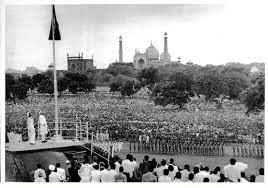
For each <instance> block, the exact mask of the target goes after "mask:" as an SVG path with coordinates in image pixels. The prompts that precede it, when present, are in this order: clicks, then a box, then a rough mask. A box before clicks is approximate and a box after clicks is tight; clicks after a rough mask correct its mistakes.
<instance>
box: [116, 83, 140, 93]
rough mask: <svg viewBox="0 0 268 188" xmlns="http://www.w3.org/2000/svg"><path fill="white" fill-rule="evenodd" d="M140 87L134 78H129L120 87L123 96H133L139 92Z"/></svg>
mask: <svg viewBox="0 0 268 188" xmlns="http://www.w3.org/2000/svg"><path fill="white" fill-rule="evenodd" d="M139 89H140V86H139V84H138V83H135V81H134V80H127V81H125V82H124V83H123V85H122V87H121V88H120V92H121V95H122V96H132V95H134V94H135V93H137V92H138V91H139Z"/></svg>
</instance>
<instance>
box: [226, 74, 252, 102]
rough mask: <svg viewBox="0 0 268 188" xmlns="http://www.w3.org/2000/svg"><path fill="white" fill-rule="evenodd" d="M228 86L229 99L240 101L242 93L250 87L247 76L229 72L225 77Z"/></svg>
mask: <svg viewBox="0 0 268 188" xmlns="http://www.w3.org/2000/svg"><path fill="white" fill-rule="evenodd" d="M224 79H225V82H226V83H227V86H228V96H229V99H230V100H231V99H238V98H239V95H240V93H241V92H242V91H243V90H244V89H246V88H247V87H248V86H249V82H248V79H247V77H246V75H244V74H242V73H239V72H227V73H225V75H224Z"/></svg>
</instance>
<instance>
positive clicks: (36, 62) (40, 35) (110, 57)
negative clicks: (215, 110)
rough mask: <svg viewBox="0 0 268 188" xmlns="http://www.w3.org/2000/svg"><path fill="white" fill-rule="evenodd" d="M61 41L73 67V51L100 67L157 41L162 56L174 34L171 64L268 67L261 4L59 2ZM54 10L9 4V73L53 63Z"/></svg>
mask: <svg viewBox="0 0 268 188" xmlns="http://www.w3.org/2000/svg"><path fill="white" fill-rule="evenodd" d="M55 8H56V14H57V19H58V23H59V27H60V32H61V36H62V40H61V41H56V62H57V67H58V68H59V69H67V58H66V54H67V52H68V53H69V54H70V55H78V53H79V52H83V53H84V57H85V58H89V57H91V56H92V55H93V56H94V65H95V66H97V68H106V67H107V66H108V65H109V64H110V63H112V62H114V61H115V60H116V59H118V37H119V35H122V37H123V60H124V61H126V62H132V61H133V55H134V52H135V49H136V48H137V49H139V50H140V51H142V52H143V51H144V50H145V49H146V48H147V47H148V46H149V45H150V42H151V41H152V43H153V45H154V46H155V47H156V48H157V49H158V51H159V53H162V52H163V35H164V32H167V33H168V49H169V53H170V54H171V59H172V60H173V61H177V59H178V57H181V59H182V62H183V63H186V62H187V61H192V62H194V63H197V64H200V65H206V64H224V63H227V62H241V63H251V62H266V61H267V59H268V54H267V46H266V45H267V44H268V40H267V33H268V29H267V27H266V26H265V25H267V15H266V14H267V11H266V10H265V7H264V6H261V5H258V4H255V5H241V6H235V5H232V6H231V5H196V4H195V5H183V4H181V5H56V6H55ZM50 22H51V6H49V5H12V6H11V5H10V6H7V8H6V30H5V31H6V68H14V69H20V70H24V69H25V68H26V67H27V66H35V67H37V68H39V69H46V68H47V67H48V65H49V64H50V63H51V62H52V42H51V41H48V34H49V29H50Z"/></svg>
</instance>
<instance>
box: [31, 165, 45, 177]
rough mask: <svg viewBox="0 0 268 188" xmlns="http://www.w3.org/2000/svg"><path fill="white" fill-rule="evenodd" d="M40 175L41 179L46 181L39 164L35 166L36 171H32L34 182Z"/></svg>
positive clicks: (43, 171)
mask: <svg viewBox="0 0 268 188" xmlns="http://www.w3.org/2000/svg"><path fill="white" fill-rule="evenodd" d="M40 174H41V175H42V178H44V179H46V177H47V176H46V172H45V170H44V169H42V166H41V164H37V169H36V170H35V171H34V180H36V179H37V178H40V176H39V175H40Z"/></svg>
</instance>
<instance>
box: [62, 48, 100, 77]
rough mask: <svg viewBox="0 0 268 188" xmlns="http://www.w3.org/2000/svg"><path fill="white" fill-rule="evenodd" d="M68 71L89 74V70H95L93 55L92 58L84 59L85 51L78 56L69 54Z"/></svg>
mask: <svg viewBox="0 0 268 188" xmlns="http://www.w3.org/2000/svg"><path fill="white" fill-rule="evenodd" d="M67 64H68V71H69V72H73V73H80V74H87V71H88V70H95V69H96V67H95V66H94V65H93V57H92V58H91V59H84V58H83V53H81V54H80V53H79V54H78V56H69V54H67Z"/></svg>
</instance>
